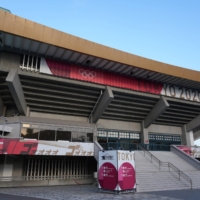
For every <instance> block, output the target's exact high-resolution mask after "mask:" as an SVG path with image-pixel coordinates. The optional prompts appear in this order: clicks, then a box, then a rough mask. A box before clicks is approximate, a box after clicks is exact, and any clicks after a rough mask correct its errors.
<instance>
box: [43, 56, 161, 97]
mask: <svg viewBox="0 0 200 200" xmlns="http://www.w3.org/2000/svg"><path fill="white" fill-rule="evenodd" d="M40 68H41V69H40V72H42V73H48V74H52V75H55V76H60V77H65V78H71V79H77V80H81V81H87V82H92V83H97V84H102V85H108V86H113V87H119V88H125V89H130V90H135V91H139V92H146V93H152V94H158V95H159V94H160V93H161V90H162V88H163V84H161V83H156V82H152V81H146V80H142V79H137V78H135V77H131V76H126V75H121V74H116V73H113V72H108V71H103V70H99V69H95V68H89V67H85V66H79V65H74V64H69V63H63V62H58V61H55V60H49V59H46V60H44V59H43V60H42V61H41V66H40Z"/></svg>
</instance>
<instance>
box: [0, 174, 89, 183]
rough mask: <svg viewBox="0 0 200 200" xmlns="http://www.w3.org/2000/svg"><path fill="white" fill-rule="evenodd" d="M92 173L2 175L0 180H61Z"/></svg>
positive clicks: (84, 176) (82, 176)
mask: <svg viewBox="0 0 200 200" xmlns="http://www.w3.org/2000/svg"><path fill="white" fill-rule="evenodd" d="M92 177H93V175H55V176H2V177H0V182H1V181H31V180H47V181H48V180H49V181H50V180H55V179H56V180H63V179H85V178H92Z"/></svg>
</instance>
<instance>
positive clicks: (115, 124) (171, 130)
mask: <svg viewBox="0 0 200 200" xmlns="http://www.w3.org/2000/svg"><path fill="white" fill-rule="evenodd" d="M97 127H98V128H106V129H115V130H126V131H138V132H141V123H136V122H124V121H115V120H105V119H100V120H99V121H98V123H97ZM148 133H158V134H159V133H160V134H172V135H181V134H182V130H181V127H175V126H166V125H156V124H152V125H151V126H150V127H149V128H148Z"/></svg>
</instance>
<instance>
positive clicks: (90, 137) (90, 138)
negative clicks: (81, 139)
mask: <svg viewBox="0 0 200 200" xmlns="http://www.w3.org/2000/svg"><path fill="white" fill-rule="evenodd" d="M87 142H93V133H87Z"/></svg>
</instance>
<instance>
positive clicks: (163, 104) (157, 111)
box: [144, 96, 169, 128]
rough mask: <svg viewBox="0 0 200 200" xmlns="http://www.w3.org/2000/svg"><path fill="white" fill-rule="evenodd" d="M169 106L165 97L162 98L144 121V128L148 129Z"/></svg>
mask: <svg viewBox="0 0 200 200" xmlns="http://www.w3.org/2000/svg"><path fill="white" fill-rule="evenodd" d="M168 107H169V104H168V102H167V100H166V99H165V97H162V96H161V97H160V100H159V101H158V102H157V103H156V105H155V106H154V107H153V109H152V110H151V111H150V113H149V114H148V115H147V116H146V118H145V120H144V127H145V128H148V127H149V126H150V125H151V124H152V123H153V122H154V121H155V120H156V119H157V118H158V117H159V116H160V115H161V114H162V113H163V112H164V111H165V110H166V109H167V108H168Z"/></svg>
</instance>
